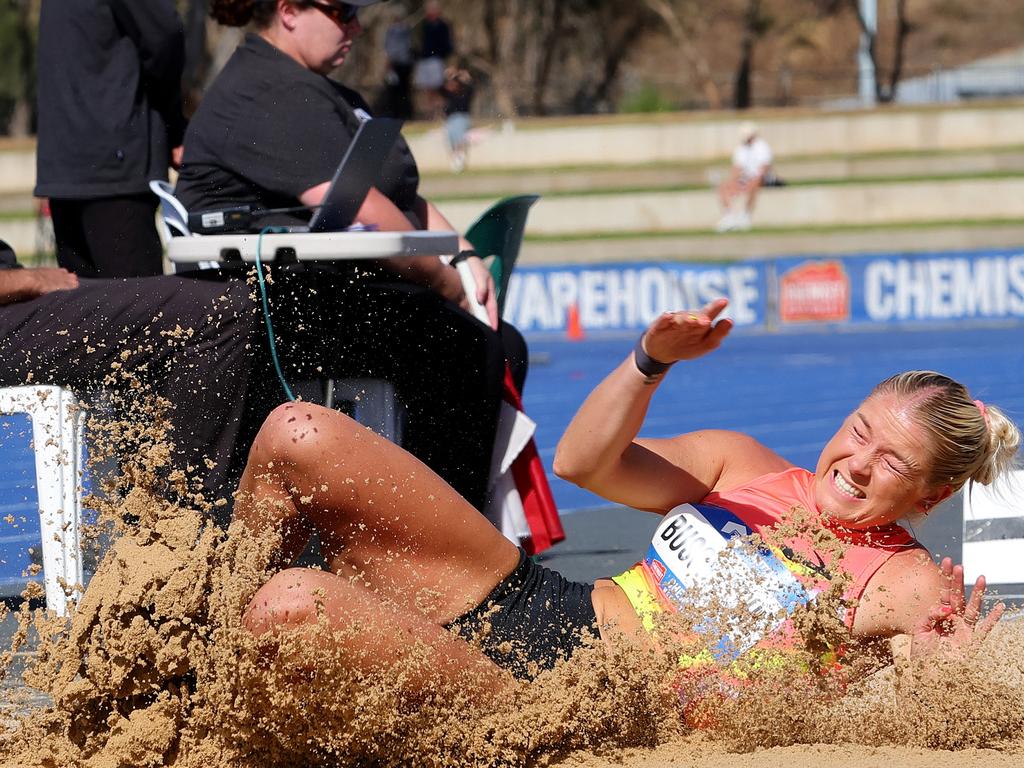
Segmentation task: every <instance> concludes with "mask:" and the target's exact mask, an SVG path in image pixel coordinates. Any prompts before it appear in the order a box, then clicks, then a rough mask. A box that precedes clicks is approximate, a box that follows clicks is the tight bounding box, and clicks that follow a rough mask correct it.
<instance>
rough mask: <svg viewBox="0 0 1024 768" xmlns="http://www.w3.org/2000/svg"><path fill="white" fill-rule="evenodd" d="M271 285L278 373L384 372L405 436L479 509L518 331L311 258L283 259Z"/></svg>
mask: <svg viewBox="0 0 1024 768" xmlns="http://www.w3.org/2000/svg"><path fill="white" fill-rule="evenodd" d="M269 291H270V296H271V313H272V318H273V323H274V330H275V331H276V334H277V339H278V343H279V351H280V354H281V362H282V365H283V368H284V371H285V375H286V378H289V379H293V380H303V379H311V378H318V377H324V376H327V377H331V378H351V377H364V376H365V377H371V378H381V379H385V380H387V381H390V382H391V383H392V384H393V385H394V386H395V388H396V391H397V394H398V398H399V400H401V402H402V404H403V405H404V406H405V409H406V414H407V421H406V424H405V434H404V437H403V446H404V447H405V448H406V449H407V450H408V451H409V452H410V453H412V454H413V455H415V456H416V457H417V458H419V459H420V460H421V461H423V462H424V463H425V464H427V465H428V466H429V467H430V468H431V469H433V470H434V471H435V472H437V473H438V474H439V475H440V476H441V477H442V478H444V480H445V481H446V482H448V484H449V485H451V486H452V487H453V488H454V489H455V490H456V491H458V492H459V493H460V494H461V495H462V496H463V497H465V498H466V499H467V500H468V501H469V502H470V503H471V504H473V505H474V506H475V507H477V509H483V507H484V505H485V503H486V500H487V490H488V480H489V477H488V475H489V472H490V464H491V452H492V448H493V444H494V438H495V433H496V430H497V418H498V410H499V407H500V402H501V393H502V381H503V379H504V375H505V364H506V360H508V361H509V362H510V364H511V365H512V368H513V378H514V379H516V380H517V383H518V384H520V388H521V384H522V382H523V379H524V378H525V373H526V345H525V343H524V342H523V340H522V336H520V334H519V333H518V331H516V330H515V328H513V327H511V326H508V325H504V324H503V326H502V328H501V332H500V333H496V332H495V331H493V330H492V329H490V328H488V327H487V326H486V325H485V324H483V323H481V322H479V321H478V320H476V319H475V318H473V317H472V316H470V315H469V314H467V313H466V312H463V311H462V310H461V309H459V308H458V307H457V306H455V305H453V304H451V303H450V302H447V301H445V300H444V299H442V298H441V297H440V296H438V295H437V294H436V293H435V292H433V291H430V290H427V289H425V288H422V287H420V286H416V285H412V284H409V283H396V282H382V281H380V280H378V279H374V280H370V281H367V280H360V279H359V278H358V277H354V276H353V275H352V274H350V273H346V272H342V273H337V272H333V271H327V270H326V269H322V268H317V267H313V268H304V267H303V266H301V265H300V266H296V267H294V268H288V267H285V268H281V271H275V276H274V279H273V284H272V285H271V286H270V288H269ZM279 391H280V390H279Z"/></svg>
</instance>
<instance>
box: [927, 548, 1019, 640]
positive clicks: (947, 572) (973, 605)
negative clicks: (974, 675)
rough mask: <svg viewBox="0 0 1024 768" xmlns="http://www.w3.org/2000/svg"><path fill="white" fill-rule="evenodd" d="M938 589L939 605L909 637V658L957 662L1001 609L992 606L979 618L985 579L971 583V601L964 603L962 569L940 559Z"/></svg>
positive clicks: (987, 630)
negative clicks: (943, 658)
mask: <svg viewBox="0 0 1024 768" xmlns="http://www.w3.org/2000/svg"><path fill="white" fill-rule="evenodd" d="M940 569H941V570H942V588H941V589H940V590H939V601H938V603H936V604H935V605H934V606H932V608H931V610H930V611H929V612H928V615H927V616H925V617H924V618H923V619H922V620H921V623H920V624H919V625H918V627H917V629H916V630H915V631H914V633H913V635H911V646H910V655H911V657H912V658H935V657H945V658H959V657H962V656H964V655H965V654H966V653H968V652H970V651H973V650H975V649H976V648H977V647H978V645H980V644H981V641H982V640H984V639H985V637H986V636H987V635H988V633H989V632H991V631H992V628H993V627H994V626H995V625H996V622H997V621H999V618H1000V617H1001V616H1002V615H1003V611H1004V610H1005V606H1004V605H1003V604H1002V603H999V604H998V605H996V607H995V608H993V609H992V610H991V611H989V613H988V616H985V617H984V618H982V616H981V606H982V601H983V600H984V598H985V577H984V576H979V577H978V580H977V581H976V582H974V590H973V591H972V592H971V599H970V600H967V601H965V600H964V569H963V566H962V565H957V566H954V565H953V561H952V560H951V559H950V558H948V557H947V558H944V559H943V561H942V564H941V566H940Z"/></svg>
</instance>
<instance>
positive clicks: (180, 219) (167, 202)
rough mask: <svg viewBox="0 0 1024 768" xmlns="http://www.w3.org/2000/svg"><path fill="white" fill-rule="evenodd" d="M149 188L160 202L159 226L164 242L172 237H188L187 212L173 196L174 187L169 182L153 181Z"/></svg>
mask: <svg viewBox="0 0 1024 768" xmlns="http://www.w3.org/2000/svg"><path fill="white" fill-rule="evenodd" d="M149 188H150V190H152V192H153V194H154V195H156V196H157V197H158V198H159V200H160V224H161V227H162V228H163V236H164V242H166V241H168V240H170V239H171V238H172V237H190V236H191V235H192V230H190V229H189V226H188V211H187V210H185V206H184V205H182V204H181V201H180V200H178V198H176V197H175V196H174V187H172V186H171V185H170V182H167V181H163V180H162V179H153V180H152V181H151V182H149Z"/></svg>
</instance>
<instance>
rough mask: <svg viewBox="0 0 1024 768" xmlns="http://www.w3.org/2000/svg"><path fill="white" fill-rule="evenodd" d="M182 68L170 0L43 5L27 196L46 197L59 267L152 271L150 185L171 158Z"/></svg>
mask: <svg viewBox="0 0 1024 768" xmlns="http://www.w3.org/2000/svg"><path fill="white" fill-rule="evenodd" d="M184 63H185V37H184V31H183V29H182V24H181V19H180V18H179V16H178V12H177V10H176V9H175V7H174V2H173V0H145V2H140V0H44V2H43V4H42V10H41V13H40V18H39V58H38V71H39V94H38V98H39V148H38V159H37V171H36V176H37V178H36V189H35V194H36V195H37V196H39V197H49V198H50V210H51V212H52V215H53V228H54V234H55V236H56V240H57V261H58V263H59V264H60V265H61V266H62V267H64V268H65V269H68V270H69V271H71V272H74V273H76V274H78V275H81V276H83V277H139V276H145V275H159V274H160V273H161V272H162V271H163V264H162V251H161V246H160V239H159V236H158V235H157V231H156V226H155V222H154V215H155V213H156V207H157V199H156V197H155V196H154V195H153V194H152V193H151V192H150V191H149V181H150V180H151V179H166V178H167V167H168V165H169V164H171V163H172V161H173V162H174V164H175V166H177V164H178V163H179V162H180V159H181V143H182V138H183V136H184V133H185V118H184V116H183V114H182V110H181V74H182V70H183V67H184Z"/></svg>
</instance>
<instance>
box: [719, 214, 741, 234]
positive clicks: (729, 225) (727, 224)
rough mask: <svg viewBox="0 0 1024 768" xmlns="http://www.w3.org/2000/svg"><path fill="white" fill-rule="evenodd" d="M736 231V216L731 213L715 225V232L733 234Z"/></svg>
mask: <svg viewBox="0 0 1024 768" xmlns="http://www.w3.org/2000/svg"><path fill="white" fill-rule="evenodd" d="M734 229H736V214H734V213H733V212H732V211H729V212H728V213H727V214H725V215H724V216H723V217H722V218H720V219H719V220H718V223H717V224H715V232H731V231H732V230H734Z"/></svg>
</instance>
